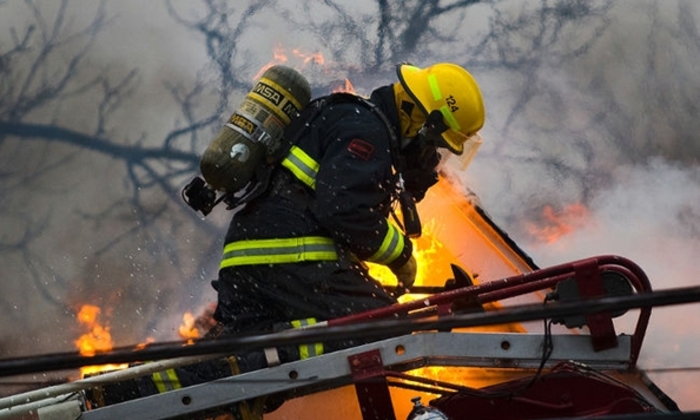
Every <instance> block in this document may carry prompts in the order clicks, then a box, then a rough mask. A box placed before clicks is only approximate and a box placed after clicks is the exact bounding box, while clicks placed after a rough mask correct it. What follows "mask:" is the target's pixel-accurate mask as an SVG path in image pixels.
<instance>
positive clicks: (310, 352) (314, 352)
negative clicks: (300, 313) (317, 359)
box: [292, 318, 323, 360]
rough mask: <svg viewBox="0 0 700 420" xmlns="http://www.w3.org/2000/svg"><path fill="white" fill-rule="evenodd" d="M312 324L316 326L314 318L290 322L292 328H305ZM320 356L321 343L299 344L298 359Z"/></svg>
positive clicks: (321, 351) (321, 352) (321, 350)
mask: <svg viewBox="0 0 700 420" xmlns="http://www.w3.org/2000/svg"><path fill="white" fill-rule="evenodd" d="M314 324H316V318H305V319H295V320H294V321H292V327H294V328H305V327H308V326H310V325H314ZM322 354H323V343H314V344H299V358H300V359H302V360H304V359H308V358H309V357H313V356H320V355H322Z"/></svg>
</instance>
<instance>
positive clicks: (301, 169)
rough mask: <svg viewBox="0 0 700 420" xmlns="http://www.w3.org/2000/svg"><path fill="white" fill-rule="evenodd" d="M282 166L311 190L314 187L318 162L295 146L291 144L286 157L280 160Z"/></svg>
mask: <svg viewBox="0 0 700 420" xmlns="http://www.w3.org/2000/svg"><path fill="white" fill-rule="evenodd" d="M282 166H284V167H285V168H287V169H289V170H290V171H291V172H292V174H294V176H295V177H296V178H298V179H299V181H301V182H303V183H304V184H306V185H307V186H308V187H309V188H311V189H312V190H315V189H316V174H318V168H319V167H320V165H319V163H318V162H316V161H315V160H314V159H313V158H312V157H311V156H309V155H308V154H306V152H305V151H303V150H301V149H300V148H299V147H297V146H292V148H291V150H290V151H289V154H288V155H287V157H285V158H284V160H283V161H282Z"/></svg>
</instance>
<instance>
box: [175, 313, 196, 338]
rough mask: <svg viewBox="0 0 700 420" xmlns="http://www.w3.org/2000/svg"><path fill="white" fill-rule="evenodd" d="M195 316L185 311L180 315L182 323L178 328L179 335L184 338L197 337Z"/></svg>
mask: <svg viewBox="0 0 700 420" xmlns="http://www.w3.org/2000/svg"><path fill="white" fill-rule="evenodd" d="M195 321H196V319H195V317H194V315H192V312H185V313H184V314H183V315H182V324H181V325H180V328H178V330H177V331H178V333H179V334H180V337H182V338H183V339H185V340H188V341H189V340H192V339H194V338H199V330H198V329H197V327H195Z"/></svg>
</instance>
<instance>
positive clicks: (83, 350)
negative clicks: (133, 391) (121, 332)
mask: <svg viewBox="0 0 700 420" xmlns="http://www.w3.org/2000/svg"><path fill="white" fill-rule="evenodd" d="M100 312H101V310H100V308H99V307H97V306H95V305H88V304H85V305H83V306H82V307H81V308H80V311H78V314H77V318H78V322H79V323H80V324H81V325H83V326H85V327H86V328H87V329H88V332H86V333H85V334H83V335H81V336H80V338H78V339H77V340H75V341H74V343H75V346H76V347H77V348H78V350H79V352H80V354H81V355H83V356H94V355H95V354H97V353H102V352H106V351H110V350H112V348H113V347H114V344H113V343H112V335H111V334H110V332H109V326H102V325H100V323H98V322H97V318H98V316H99V315H100ZM127 366H128V365H127V364H117V365H113V364H110V365H99V366H83V367H82V368H80V374H81V376H83V377H84V376H85V375H87V374H92V373H97V372H102V371H106V370H115V369H124V368H126V367H127Z"/></svg>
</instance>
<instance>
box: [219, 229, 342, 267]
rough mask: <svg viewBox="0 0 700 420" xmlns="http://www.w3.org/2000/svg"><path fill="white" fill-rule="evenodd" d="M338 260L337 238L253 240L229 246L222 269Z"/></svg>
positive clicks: (305, 237) (313, 237)
mask: <svg viewBox="0 0 700 420" xmlns="http://www.w3.org/2000/svg"><path fill="white" fill-rule="evenodd" d="M337 260H338V252H337V251H336V249H335V243H334V242H333V239H331V238H326V237H323V236H304V237H301V238H284V239H250V240H245V241H236V242H231V243H229V244H227V245H226V246H225V247H224V258H223V259H222V261H221V266H220V267H219V268H226V267H233V266H237V265H256V264H282V263H295V262H301V261H337Z"/></svg>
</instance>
